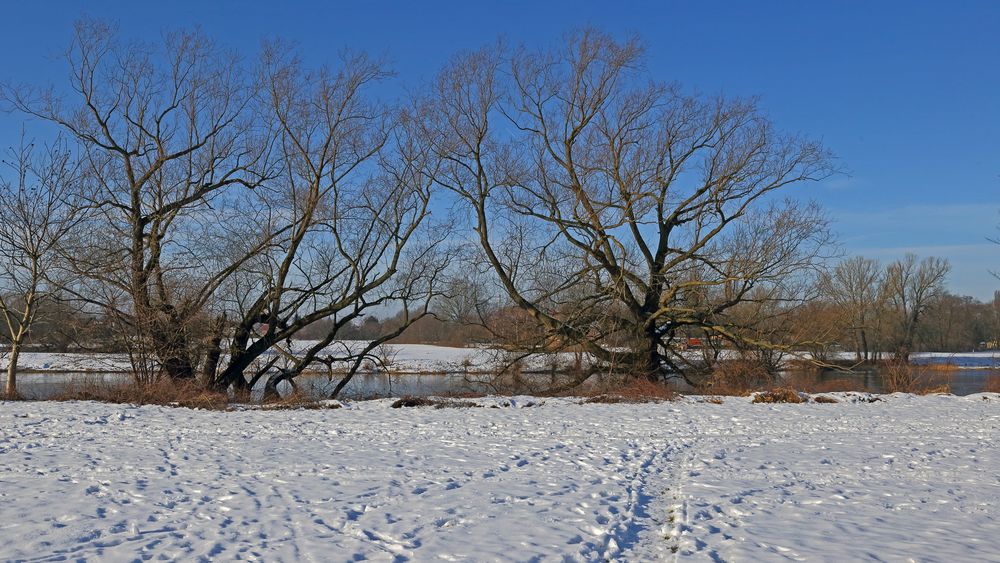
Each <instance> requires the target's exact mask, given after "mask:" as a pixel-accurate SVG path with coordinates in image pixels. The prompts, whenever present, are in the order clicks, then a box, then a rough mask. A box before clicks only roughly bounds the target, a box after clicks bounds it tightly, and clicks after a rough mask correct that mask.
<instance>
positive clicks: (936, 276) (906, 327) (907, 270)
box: [884, 254, 951, 361]
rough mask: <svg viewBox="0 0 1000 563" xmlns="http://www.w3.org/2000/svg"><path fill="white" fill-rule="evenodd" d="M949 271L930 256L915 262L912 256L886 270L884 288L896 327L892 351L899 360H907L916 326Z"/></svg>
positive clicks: (941, 289) (938, 291) (941, 262)
mask: <svg viewBox="0 0 1000 563" xmlns="http://www.w3.org/2000/svg"><path fill="white" fill-rule="evenodd" d="M950 270H951V266H950V265H949V264H948V261H947V260H944V259H942V258H936V257H933V256H931V257H927V258H924V259H923V260H920V261H919V262H918V261H917V257H916V256H915V255H913V254H907V255H906V256H904V257H903V258H902V259H900V260H897V261H895V262H893V263H892V264H889V266H888V267H887V268H886V272H885V286H884V287H885V293H886V299H887V300H888V304H889V312H890V314H891V315H892V321H893V324H894V328H895V334H894V339H893V340H894V342H893V352H894V354H895V355H896V358H897V359H898V360H902V361H908V360H909V358H910V352H911V351H913V344H914V339H915V337H916V335H917V327H918V325H919V323H920V321H921V320H922V317H923V314H924V312H925V311H926V310H927V308H928V306H929V305H930V304H931V302H932V301H933V300H934V299H935V298H936V297H938V296H939V295H940V294H941V293H942V292H943V291H944V280H945V277H946V276H947V275H948V272H949V271H950Z"/></svg>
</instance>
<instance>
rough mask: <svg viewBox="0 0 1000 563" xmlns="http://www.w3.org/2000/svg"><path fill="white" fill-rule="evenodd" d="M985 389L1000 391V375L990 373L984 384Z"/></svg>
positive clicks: (986, 390) (994, 391)
mask: <svg viewBox="0 0 1000 563" xmlns="http://www.w3.org/2000/svg"><path fill="white" fill-rule="evenodd" d="M983 391H984V392H986V393H1000V375H990V376H988V377H987V378H986V383H985V384H983Z"/></svg>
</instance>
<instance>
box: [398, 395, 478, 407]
mask: <svg viewBox="0 0 1000 563" xmlns="http://www.w3.org/2000/svg"><path fill="white" fill-rule="evenodd" d="M479 406H480V405H478V404H476V403H474V402H472V401H455V400H453V399H439V398H435V397H411V396H407V397H402V398H399V399H397V400H396V401H394V402H393V403H392V404H391V405H390V407H392V408H394V409H398V408H403V407H434V408H436V409H464V408H471V407H479Z"/></svg>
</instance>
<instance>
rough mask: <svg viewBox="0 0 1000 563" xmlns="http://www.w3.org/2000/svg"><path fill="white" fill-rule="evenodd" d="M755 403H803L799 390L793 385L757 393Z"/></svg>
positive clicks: (754, 398)
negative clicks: (793, 387)
mask: <svg viewBox="0 0 1000 563" xmlns="http://www.w3.org/2000/svg"><path fill="white" fill-rule="evenodd" d="M753 402H754V403H802V402H804V401H803V399H802V397H801V396H799V392H798V391H796V390H795V389H792V388H791V387H778V388H776V389H771V390H770V391H764V392H762V393H757V394H756V395H754V397H753Z"/></svg>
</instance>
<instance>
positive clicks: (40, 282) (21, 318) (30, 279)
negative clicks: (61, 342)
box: [0, 139, 82, 397]
mask: <svg viewBox="0 0 1000 563" xmlns="http://www.w3.org/2000/svg"><path fill="white" fill-rule="evenodd" d="M3 165H4V168H5V170H6V171H7V172H9V175H8V174H4V175H2V176H0V315H2V316H3V321H4V327H3V328H4V329H6V330H5V331H0V334H2V335H3V336H5V337H7V338H8V339H9V349H8V357H7V382H6V385H5V387H4V393H5V395H6V396H7V397H14V396H16V395H17V364H18V359H19V356H20V354H21V351H22V348H23V345H24V343H25V339H26V338H27V337H28V335H29V333H30V331H31V328H32V325H33V324H34V323H35V322H36V321H38V320H39V317H40V314H42V313H41V312H42V311H43V305H44V303H45V302H46V301H47V300H49V299H51V298H52V297H53V291H54V287H55V286H56V285H57V284H55V283H53V280H52V277H51V276H52V275H53V272H54V270H55V268H54V261H55V260H56V259H57V245H59V244H60V242H61V241H62V239H63V238H64V237H65V236H66V235H67V233H68V232H69V231H70V230H71V229H72V228H73V227H74V225H75V224H76V223H77V221H78V219H79V217H80V213H79V211H80V206H79V197H78V196H79V195H80V193H81V192H80V185H81V183H82V178H81V167H80V164H79V161H78V160H77V159H76V155H74V154H73V152H72V151H71V150H70V146H69V145H68V144H67V143H65V142H62V141H61V140H57V141H56V142H55V143H53V144H52V145H50V146H48V147H44V148H41V149H39V148H38V147H36V146H35V145H34V144H31V143H26V142H24V140H23V139H22V142H21V146H20V147H19V148H18V149H11V150H10V152H9V154H8V158H7V159H4V160H3Z"/></svg>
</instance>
